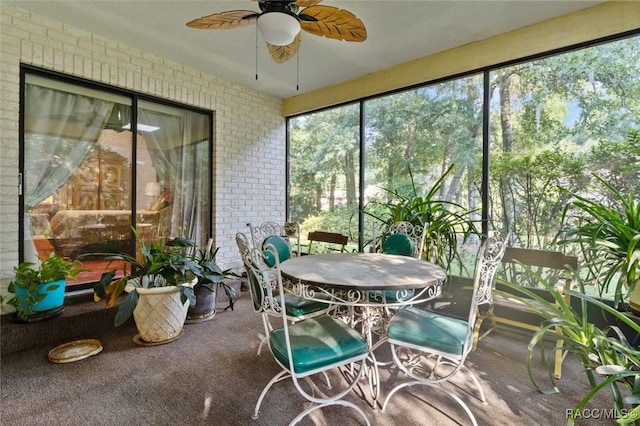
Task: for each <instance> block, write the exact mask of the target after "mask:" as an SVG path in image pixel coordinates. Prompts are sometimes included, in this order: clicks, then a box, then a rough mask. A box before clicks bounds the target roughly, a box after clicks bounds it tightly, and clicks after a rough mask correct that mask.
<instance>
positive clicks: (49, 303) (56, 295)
mask: <svg viewBox="0 0 640 426" xmlns="http://www.w3.org/2000/svg"><path fill="white" fill-rule="evenodd" d="M66 284H67V280H66V279H61V280H58V281H51V282H48V283H44V284H40V285H39V286H38V290H39V291H40V292H41V293H42V292H43V293H45V296H44V299H42V300H41V301H39V302H38V303H36V306H35V307H34V308H33V310H34V311H36V312H43V311H48V310H49V309H54V308H59V307H60V306H62V304H63V303H64V290H65V287H66ZM15 295H16V299H18V303H20V306H23V307H24V305H23V300H24V299H25V298H26V297H27V290H26V289H24V288H22V287H18V286H16V287H15Z"/></svg>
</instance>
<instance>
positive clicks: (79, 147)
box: [22, 73, 212, 286]
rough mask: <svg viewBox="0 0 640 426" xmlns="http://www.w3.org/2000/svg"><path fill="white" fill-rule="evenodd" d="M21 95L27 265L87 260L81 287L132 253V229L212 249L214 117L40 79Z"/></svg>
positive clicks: (27, 83) (147, 237)
mask: <svg viewBox="0 0 640 426" xmlns="http://www.w3.org/2000/svg"><path fill="white" fill-rule="evenodd" d="M87 86H89V87H87ZM23 87H24V89H23V93H24V109H23V110H24V114H23V117H24V119H23V126H22V129H23V130H22V136H23V151H22V158H23V160H22V163H23V167H22V173H23V180H22V183H23V193H22V201H23V211H24V220H23V224H24V227H23V233H22V235H23V248H24V249H23V256H24V260H26V261H37V259H38V258H42V257H44V256H49V254H50V253H51V252H55V253H56V254H58V255H61V256H64V257H66V258H69V259H76V258H78V257H79V256H81V257H82V261H83V264H84V265H85V267H87V268H88V269H89V271H88V272H86V273H83V274H81V276H80V277H79V279H78V280H76V281H77V282H76V283H75V284H85V283H92V282H94V281H96V280H97V279H98V277H99V276H100V273H101V272H102V271H103V270H104V268H105V266H106V262H105V260H104V258H105V256H106V254H108V253H119V252H127V253H133V251H134V250H135V249H136V244H135V237H134V234H133V232H132V229H134V228H135V229H136V231H137V233H138V235H139V236H140V238H141V240H142V241H143V242H145V243H146V244H149V243H151V242H154V241H158V240H162V241H166V240H168V239H169V238H171V237H178V236H180V237H185V238H191V239H193V240H195V241H196V242H197V243H198V244H199V245H203V244H205V243H206V242H207V240H208V238H209V236H210V235H211V216H212V215H211V198H212V197H211V192H212V191H211V177H212V175H211V170H212V168H211V160H212V158H211V152H212V150H211V149H212V136H211V135H212V129H211V126H212V114H211V113H206V112H200V111H193V110H190V109H187V108H182V107H180V106H175V105H167V104H163V103H161V102H156V101H150V100H145V99H139V98H138V96H135V94H128V93H118V92H117V91H115V90H114V91H109V90H102V89H100V88H93V87H90V85H79V84H75V83H74V82H73V81H65V80H64V79H57V78H49V77H48V76H47V75H42V74H39V73H26V74H25V78H24V86H23ZM134 126H135V127H134ZM134 128H135V129H136V131H135V132H134V131H133V130H132V129H134ZM97 253H100V255H96V254H97ZM112 266H113V265H112ZM73 284H74V283H70V285H71V286H73Z"/></svg>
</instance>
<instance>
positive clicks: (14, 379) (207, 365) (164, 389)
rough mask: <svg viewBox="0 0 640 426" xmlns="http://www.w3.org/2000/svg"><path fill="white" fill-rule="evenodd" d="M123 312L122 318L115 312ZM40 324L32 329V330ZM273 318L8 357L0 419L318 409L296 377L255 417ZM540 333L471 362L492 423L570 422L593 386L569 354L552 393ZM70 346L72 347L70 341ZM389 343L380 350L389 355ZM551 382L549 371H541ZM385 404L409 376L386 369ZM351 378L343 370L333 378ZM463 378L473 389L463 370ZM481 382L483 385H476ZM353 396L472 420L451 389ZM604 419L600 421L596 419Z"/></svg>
mask: <svg viewBox="0 0 640 426" xmlns="http://www.w3.org/2000/svg"><path fill="white" fill-rule="evenodd" d="M114 315H115V313H114ZM23 326H25V327H28V325H23ZM263 333H264V332H263V329H262V323H261V320H260V318H259V316H258V315H256V314H255V313H254V312H253V309H252V305H251V300H250V297H249V294H248V293H242V295H241V297H240V299H239V301H238V303H237V304H236V308H235V310H234V311H222V312H218V313H217V314H216V316H215V317H214V318H213V319H212V320H210V321H207V322H202V323H198V324H186V325H185V328H184V333H183V335H182V337H181V338H179V339H178V340H176V341H174V342H171V343H168V344H164V345H158V346H140V345H138V344H136V343H134V340H133V338H134V336H135V334H136V330H135V326H133V325H131V324H129V323H127V324H126V325H124V326H122V327H120V328H117V329H116V328H113V329H108V330H106V331H100V332H99V333H97V334H96V335H86V336H83V338H93V339H99V340H100V341H101V343H102V346H103V348H104V349H103V350H102V352H100V353H99V354H97V355H95V356H92V357H89V358H86V359H83V360H80V361H75V362H71V363H65V364H55V363H52V362H50V361H49V360H48V358H47V354H48V352H49V350H51V349H52V348H53V347H54V346H57V345H56V344H54V345H51V344H48V345H42V346H38V347H34V348H31V349H28V350H23V351H19V352H14V353H10V354H7V355H4V356H3V357H2V359H1V369H0V372H1V376H0V377H1V381H0V386H1V396H2V405H1V407H0V410H1V411H0V424H2V425H13V426H20V425H72V426H75V425H78V426H80V425H83V426H84V425H111V426H112V425H128V426H131V425H286V424H288V423H289V422H290V421H291V420H292V419H293V418H294V417H295V416H296V415H297V414H298V413H299V412H300V411H302V410H303V409H304V407H306V406H307V402H306V400H304V399H303V398H302V397H301V396H300V395H299V394H297V392H296V390H295V388H294V386H293V383H292V382H291V381H290V380H285V381H282V382H280V383H277V384H275V385H274V386H273V387H272V389H271V390H270V391H269V392H268V393H267V396H266V398H265V399H264V402H263V405H262V408H261V410H260V416H259V418H258V419H255V420H254V419H252V413H253V409H254V405H255V403H256V401H257V399H258V397H259V395H260V392H261V390H262V388H263V386H264V385H265V384H266V383H267V382H268V381H269V380H270V379H271V377H273V376H274V375H275V374H276V373H277V372H278V371H279V368H278V366H277V364H276V362H275V361H274V360H273V358H272V356H271V354H270V353H269V351H268V349H266V348H265V350H263V353H262V354H261V355H260V356H257V348H258V345H259V343H260V341H261V338H262V337H263ZM527 342H528V337H527V336H526V335H523V334H520V333H515V332H510V331H507V330H499V331H498V332H494V333H492V334H490V335H489V336H488V337H486V338H485V339H484V340H482V341H481V342H480V344H479V347H478V349H477V350H476V351H474V352H472V353H471V354H470V356H469V358H468V362H467V365H468V367H469V368H470V369H471V370H473V371H474V372H475V373H476V374H477V376H478V378H479V379H480V382H481V384H482V386H483V388H484V392H485V394H486V398H487V404H486V405H485V404H482V403H481V402H480V401H479V400H478V399H476V398H475V397H474V396H473V395H469V394H467V393H465V392H463V391H462V390H460V389H457V390H456V392H457V394H458V395H459V396H460V397H461V398H462V399H463V400H465V401H466V402H467V403H468V405H469V407H470V409H471V411H472V412H473V413H474V415H475V416H476V419H477V421H478V423H479V424H480V425H532V424H545V425H562V424H566V417H567V410H569V409H571V408H572V407H573V406H574V405H575V404H576V403H577V402H578V401H579V400H580V399H581V398H582V396H583V395H584V394H585V393H586V392H587V391H588V389H589V386H588V383H587V380H586V376H585V374H584V372H583V371H582V367H581V365H580V363H579V362H578V361H577V360H576V359H573V358H572V357H571V356H569V357H567V359H566V360H565V364H564V369H563V378H562V379H561V381H560V387H561V393H559V394H554V395H544V394H542V393H540V392H539V391H537V390H536V389H535V387H534V386H533V385H532V383H531V381H530V380H529V377H528V376H527V371H526V366H525V359H526V346H527ZM60 343H65V342H59V344H60ZM386 349H387V348H385V347H382V348H380V350H381V353H380V355H379V359H384V357H385V356H387V355H388V353H385V350H386ZM539 370H540V371H539V373H540V377H541V380H543V379H544V374H545V370H544V368H543V367H542V366H541V367H540V369H539ZM380 371H381V373H380V374H381V379H382V380H381V389H380V393H381V400H382V401H383V400H384V397H385V396H386V395H387V393H388V392H389V390H390V389H391V387H392V384H393V383H394V381H395V380H402V378H401V377H400V378H398V377H397V374H395V373H394V370H393V369H391V368H387V367H383V368H382V369H381V370H380ZM331 379H332V383H340V382H341V380H342V377H341V376H340V375H339V374H336V375H334V376H332V377H331ZM461 379H462V381H463V382H465V383H461V384H462V385H465V384H470V383H471V381H470V380H468V381H467V378H466V377H461ZM469 388H471V387H469ZM347 399H348V400H350V401H352V402H354V403H355V404H357V405H359V406H361V407H362V408H363V409H364V410H365V412H366V413H367V415H368V417H369V420H370V422H371V424H372V425H376V426H383V425H384V426H390V425H402V426H409V425H452V424H469V423H470V422H469V419H468V417H466V415H465V413H464V412H463V411H462V409H461V408H460V407H459V406H458V405H457V404H456V403H455V402H453V400H451V399H449V398H448V397H446V396H445V395H444V394H443V393H442V392H441V391H439V390H437V389H432V388H428V387H422V386H418V387H411V388H406V389H404V390H402V391H400V392H399V393H398V394H396V395H395V396H394V397H393V398H392V400H391V402H390V403H389V405H388V407H387V409H386V410H385V412H384V413H383V412H382V410H381V409H380V407H377V408H372V401H371V397H370V394H369V393H368V391H367V388H366V387H365V382H364V381H363V382H362V386H361V387H360V389H359V391H357V392H353V393H350V394H349V395H348V396H347ZM611 406H612V403H611V397H610V396H609V394H608V393H607V391H606V390H605V391H604V392H603V393H602V394H599V395H597V397H596V398H594V399H593V401H592V403H591V404H590V405H589V408H590V409H592V411H590V412H585V414H586V415H587V416H589V417H591V418H588V419H586V418H585V419H580V420H579V421H578V422H577V424H585V425H594V424H615V421H614V420H612V419H603V418H602V417H606V416H605V414H606V412H604V411H602V410H609V409H610V408H611ZM596 416H599V417H600V418H599V419H593V417H596ZM301 424H303V425H336V426H337V425H340V426H342V425H356V424H362V422H361V419H360V418H358V416H357V414H356V412H355V411H354V410H351V409H349V408H345V407H337V406H334V407H327V408H324V409H321V410H316V411H315V412H313V413H312V414H311V415H310V416H308V417H307V418H306V419H304V420H303V422H302V423H301Z"/></svg>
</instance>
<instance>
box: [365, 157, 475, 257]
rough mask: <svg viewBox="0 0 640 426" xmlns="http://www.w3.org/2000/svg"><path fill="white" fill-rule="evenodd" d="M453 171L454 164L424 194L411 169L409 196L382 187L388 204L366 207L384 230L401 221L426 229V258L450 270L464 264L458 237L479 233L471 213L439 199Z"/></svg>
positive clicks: (375, 201) (369, 204) (371, 203)
mask: <svg viewBox="0 0 640 426" xmlns="http://www.w3.org/2000/svg"><path fill="white" fill-rule="evenodd" d="M453 168H454V165H451V166H450V167H449V168H448V169H447V170H446V171H445V172H444V173H443V174H442V176H440V178H439V179H438V180H437V181H436V182H435V183H434V184H433V186H432V187H431V189H429V191H427V193H426V194H424V195H422V194H421V193H420V192H419V191H418V189H417V188H416V184H415V181H414V179H413V174H412V173H411V170H410V169H409V176H410V178H411V189H410V190H409V191H408V192H407V193H404V192H402V191H400V190H398V189H388V188H382V189H383V190H384V191H385V192H387V194H388V197H387V198H388V200H389V201H386V202H382V201H378V200H372V201H370V202H369V203H368V204H367V206H365V208H364V213H365V214H367V215H369V216H371V217H373V218H375V219H377V220H378V221H380V222H382V224H383V227H387V226H389V225H391V224H392V223H395V222H399V221H407V222H410V223H412V224H413V225H420V226H426V227H427V234H426V237H425V250H424V257H425V258H426V259H427V260H430V261H432V262H434V263H437V264H438V265H440V266H443V267H445V268H447V269H448V268H450V266H451V264H452V263H453V262H454V261H455V260H458V261H460V263H462V259H461V257H460V253H459V251H458V238H459V237H462V239H463V240H464V239H466V238H467V237H468V236H469V235H471V234H478V233H479V232H478V230H477V228H476V226H475V223H474V221H473V220H472V219H471V214H472V213H473V212H472V211H470V210H468V209H466V208H465V207H464V206H461V205H459V204H456V203H453V202H450V201H444V200H440V199H438V198H437V196H438V194H439V193H440V190H441V188H442V185H443V182H444V179H445V178H446V177H447V175H448V174H449V173H450V172H451V171H452V170H453Z"/></svg>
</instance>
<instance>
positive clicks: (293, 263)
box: [280, 253, 446, 405]
mask: <svg viewBox="0 0 640 426" xmlns="http://www.w3.org/2000/svg"><path fill="white" fill-rule="evenodd" d="M280 272H281V274H282V278H283V280H284V281H285V284H286V285H287V286H288V288H289V291H291V292H292V293H293V294H295V295H296V296H299V297H303V298H305V299H309V300H314V301H320V302H325V303H326V302H327V301H329V302H330V303H332V304H333V305H335V306H336V312H337V315H339V316H341V317H343V318H345V320H347V321H349V322H350V323H351V324H352V326H354V327H356V326H357V325H360V326H361V331H362V333H363V335H364V336H365V338H366V339H367V342H368V343H369V347H370V359H369V361H370V367H371V368H370V369H369V370H368V376H369V378H370V380H369V383H370V385H371V393H372V396H373V398H374V401H376V402H377V397H378V388H379V374H378V370H377V364H378V363H377V361H376V359H375V354H374V350H375V349H376V348H378V347H379V346H380V345H381V344H382V343H384V341H386V323H387V321H388V319H389V316H390V312H391V310H393V309H394V308H400V307H402V306H406V305H410V304H416V303H422V302H426V301H429V300H433V299H434V298H436V297H438V296H439V295H440V293H441V290H442V285H443V283H444V280H445V278H446V273H445V270H444V269H443V268H442V267H440V266H438V265H435V264H433V263H430V262H426V261H424V260H420V259H415V258H413V257H408V256H399V255H392V254H382V253H328V254H316V255H311V256H302V257H292V258H290V259H288V260H286V261H284V262H282V264H281V265H280ZM376 336H377V337H378V338H377V340H376V338H375V337H376ZM374 405H375V404H374Z"/></svg>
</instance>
